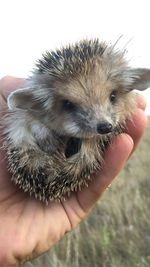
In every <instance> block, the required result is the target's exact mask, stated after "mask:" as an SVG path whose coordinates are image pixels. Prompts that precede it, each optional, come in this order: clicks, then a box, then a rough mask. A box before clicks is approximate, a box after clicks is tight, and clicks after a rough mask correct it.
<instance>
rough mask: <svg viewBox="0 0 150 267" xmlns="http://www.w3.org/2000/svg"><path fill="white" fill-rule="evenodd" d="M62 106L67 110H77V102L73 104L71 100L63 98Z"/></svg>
mask: <svg viewBox="0 0 150 267" xmlns="http://www.w3.org/2000/svg"><path fill="white" fill-rule="evenodd" d="M62 107H63V109H64V110H66V111H73V110H75V107H76V106H75V104H73V103H72V102H70V101H69V100H63V101H62Z"/></svg>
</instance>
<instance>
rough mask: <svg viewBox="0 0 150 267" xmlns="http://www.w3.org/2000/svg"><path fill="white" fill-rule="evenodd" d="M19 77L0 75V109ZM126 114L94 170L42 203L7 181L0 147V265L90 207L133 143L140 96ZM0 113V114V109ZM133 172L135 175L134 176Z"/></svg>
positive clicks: (55, 235) (32, 250) (41, 246)
mask: <svg viewBox="0 0 150 267" xmlns="http://www.w3.org/2000/svg"><path fill="white" fill-rule="evenodd" d="M23 83H24V79H20V78H19V79H18V78H13V77H5V78H3V79H1V80H0V92H1V95H3V97H1V98H0V113H1V114H2V113H3V112H4V110H5V107H6V103H5V101H4V99H5V98H6V97H7V95H8V94H9V92H11V91H13V90H14V89H15V88H17V87H18V86H21V85H22V84H23ZM137 102H138V104H137V109H136V110H135V113H134V115H133V116H132V120H129V121H127V123H126V130H125V132H124V133H122V134H120V135H119V136H116V137H115V138H114V139H113V141H112V144H111V145H110V146H109V147H108V149H107V151H106V152H105V154H104V166H103V169H102V171H101V172H100V173H96V174H95V175H94V177H93V178H94V179H93V180H92V182H91V183H90V184H89V187H85V188H83V189H82V191H79V192H76V193H72V195H71V197H70V198H69V199H67V200H66V201H65V202H60V203H56V202H51V203H50V204H49V205H48V206H45V205H44V204H43V203H41V202H39V201H37V200H35V199H34V198H31V197H29V196H28V194H25V193H23V192H22V190H19V189H18V188H17V187H16V186H15V185H14V184H13V183H12V182H11V181H10V175H9V173H8V171H7V168H6V162H5V159H4V157H5V154H4V151H2V150H1V151H0V170H1V171H0V229H1V230H0V266H1V267H10V266H11V267H12V266H14V267H16V266H19V263H21V262H23V261H26V260H27V259H29V258H30V259H31V258H34V257H37V256H39V255H41V254H42V253H43V252H45V251H47V250H48V249H50V248H51V247H52V246H53V245H54V244H55V243H56V242H57V241H58V240H60V239H61V238H62V237H63V236H64V235H65V233H67V232H69V231H71V230H72V229H73V228H74V227H76V226H77V225H78V224H79V223H80V222H81V221H82V220H83V219H84V218H85V216H86V215H87V214H88V213H89V212H90V210H91V209H92V208H93V206H94V205H95V203H96V201H97V200H98V199H99V198H100V197H101V195H102V193H103V192H104V191H105V190H106V188H107V187H108V186H109V185H110V184H111V183H112V181H113V179H114V178H115V177H116V176H117V175H118V173H119V172H120V171H121V169H122V168H123V167H124V165H125V163H126V161H127V160H128V158H129V156H130V155H131V153H132V152H133V151H134V149H135V148H136V146H137V144H138V143H139V141H140V139H141V137H142V135H143V133H144V130H145V127H146V125H147V119H146V116H145V115H144V109H145V106H146V103H145V100H144V98H143V97H138V100H137ZM1 116H2V115H1ZM135 178H136V177H135Z"/></svg>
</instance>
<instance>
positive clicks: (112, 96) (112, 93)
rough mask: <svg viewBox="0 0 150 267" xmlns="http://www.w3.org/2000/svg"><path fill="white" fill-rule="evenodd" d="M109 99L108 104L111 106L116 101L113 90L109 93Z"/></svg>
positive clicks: (115, 93)
mask: <svg viewBox="0 0 150 267" xmlns="http://www.w3.org/2000/svg"><path fill="white" fill-rule="evenodd" d="M109 99H110V102H111V103H112V104H114V103H115V102H116V99H117V91H115V90H113V91H112V92H111V94H110V97H109Z"/></svg>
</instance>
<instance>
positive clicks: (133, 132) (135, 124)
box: [125, 109, 148, 150]
mask: <svg viewBox="0 0 150 267" xmlns="http://www.w3.org/2000/svg"><path fill="white" fill-rule="evenodd" d="M147 123H148V120H147V117H146V115H145V114H144V111H143V110H141V109H137V110H136V112H135V113H134V114H133V116H132V119H131V120H127V124H126V130H125V132H126V133H127V134H128V135H130V136H131V138H132V139H133V142H134V150H135V148H136V147H137V145H138V143H139V141H140V139H141V137H142V136H143V134H144V131H145V128H146V127H147Z"/></svg>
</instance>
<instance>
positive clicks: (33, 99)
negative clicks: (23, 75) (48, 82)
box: [7, 87, 51, 111]
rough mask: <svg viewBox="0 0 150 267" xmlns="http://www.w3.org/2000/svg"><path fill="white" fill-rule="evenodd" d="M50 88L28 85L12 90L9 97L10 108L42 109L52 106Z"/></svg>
mask: <svg viewBox="0 0 150 267" xmlns="http://www.w3.org/2000/svg"><path fill="white" fill-rule="evenodd" d="M49 91H50V90H48V88H41V87H36V88H33V87H31V88H30V87H27V88H22V89H18V90H16V91H14V92H12V93H11V94H10V95H9V96H8V99H7V104H8V107H9V109H11V110H14V109H16V108H19V109H24V110H33V111H34V110H35V111H41V110H43V109H44V110H45V109H47V108H49V107H50V103H51V96H50V92H49Z"/></svg>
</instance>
